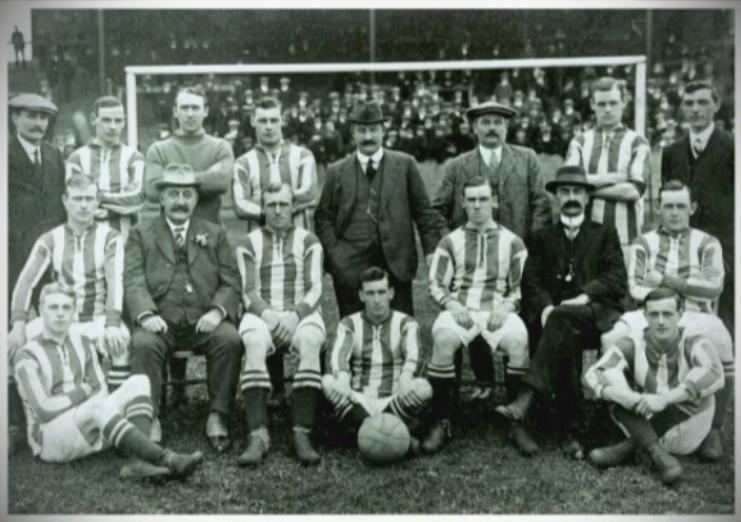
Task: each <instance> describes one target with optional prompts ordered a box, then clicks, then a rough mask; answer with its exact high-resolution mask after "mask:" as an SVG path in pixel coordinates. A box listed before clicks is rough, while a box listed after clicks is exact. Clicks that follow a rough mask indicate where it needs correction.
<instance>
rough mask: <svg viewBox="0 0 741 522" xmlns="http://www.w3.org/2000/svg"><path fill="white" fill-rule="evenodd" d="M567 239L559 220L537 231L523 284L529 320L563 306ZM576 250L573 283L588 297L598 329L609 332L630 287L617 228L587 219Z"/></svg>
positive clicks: (576, 243)
mask: <svg viewBox="0 0 741 522" xmlns="http://www.w3.org/2000/svg"><path fill="white" fill-rule="evenodd" d="M563 237H564V232H563V227H562V226H561V224H560V223H556V224H553V225H551V226H549V227H547V228H543V229H541V230H538V231H537V232H535V233H534V234H533V239H532V247H531V248H529V249H528V257H527V260H525V267H524V268H523V272H522V281H521V283H520V285H521V289H522V312H523V315H524V317H525V318H526V320H527V321H528V323H533V322H537V323H540V316H541V314H542V312H543V309H544V308H545V307H546V306H548V305H558V304H559V303H558V302H557V297H556V294H557V293H558V289H559V287H560V285H561V280H562V278H563V277H564V276H565V275H566V274H567V273H568V267H567V266H566V251H565V241H564V239H563ZM574 248H575V251H574V261H575V266H574V275H575V278H574V281H575V286H576V288H577V289H581V291H580V292H579V293H582V292H583V293H586V294H587V295H588V296H589V299H590V306H591V307H592V308H593V310H594V314H595V318H596V321H597V328H598V329H599V331H600V332H605V331H608V330H609V329H610V328H612V325H613V324H614V323H615V321H617V319H618V318H619V317H620V314H621V313H622V312H623V306H622V301H623V298H624V297H625V295H626V293H627V286H628V285H627V275H626V272H625V262H624V261H623V252H622V249H621V247H620V239H619V238H618V235H617V231H616V230H615V228H614V227H606V226H603V225H599V224H596V223H591V222H589V220H587V219H585V220H584V223H583V224H582V226H581V230H580V231H579V235H578V236H577V237H576V239H575V245H574Z"/></svg>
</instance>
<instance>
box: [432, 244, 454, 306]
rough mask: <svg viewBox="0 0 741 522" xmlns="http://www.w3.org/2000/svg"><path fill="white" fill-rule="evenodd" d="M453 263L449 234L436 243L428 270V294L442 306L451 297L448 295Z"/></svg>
mask: <svg viewBox="0 0 741 522" xmlns="http://www.w3.org/2000/svg"><path fill="white" fill-rule="evenodd" d="M453 263H454V261H453V255H452V240H451V239H450V234H449V235H447V236H445V237H444V238H442V239H441V240H440V243H439V244H438V245H437V248H436V249H435V253H434V254H433V256H432V264H431V265H430V272H429V282H430V295H431V296H432V298H433V299H434V300H435V302H437V304H439V305H440V306H442V307H444V306H445V305H446V304H447V303H448V301H450V300H451V299H453V297H452V296H451V295H450V284H451V282H452V281H453V273H454V267H453Z"/></svg>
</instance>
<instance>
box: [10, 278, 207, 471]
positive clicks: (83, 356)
mask: <svg viewBox="0 0 741 522" xmlns="http://www.w3.org/2000/svg"><path fill="white" fill-rule="evenodd" d="M39 308H40V314H41V320H42V331H41V333H40V334H39V335H37V336H36V337H34V338H32V339H31V340H30V341H28V342H27V343H26V344H25V345H24V346H23V347H22V348H21V349H20V350H18V351H17V353H16V355H15V359H14V366H15V378H16V382H17V383H18V391H19V393H20V395H21V397H22V399H23V405H24V408H25V411H26V418H27V419H28V444H29V445H30V446H31V450H32V451H33V454H34V455H35V456H37V457H38V458H40V459H41V460H43V461H45V462H70V461H72V460H75V459H78V458H82V457H84V456H86V455H90V454H92V453H96V452H98V451H101V450H103V449H105V448H108V447H110V446H115V447H116V448H117V449H119V450H120V451H122V452H124V453H125V454H127V455H129V456H130V461H129V462H128V463H127V464H125V465H124V466H123V467H122V468H121V473H120V477H121V478H145V477H175V476H184V475H188V474H190V473H192V472H193V471H194V470H195V468H196V466H197V465H198V464H199V463H200V461H201V459H202V455H201V453H200V452H198V451H196V452H195V453H192V454H190V455H183V454H178V453H175V452H173V451H171V450H169V449H163V448H161V447H160V446H158V445H157V444H155V443H154V442H151V441H150V440H149V436H148V433H149V430H150V427H151V424H152V401H151V399H150V394H149V391H150V390H149V380H148V379H147V378H146V377H145V376H143V375H135V376H131V377H129V378H128V379H126V380H125V381H124V382H123V383H122V384H121V386H119V387H118V389H117V390H116V391H115V392H113V393H109V392H108V388H107V386H106V383H105V380H104V378H103V372H102V370H101V368H100V365H99V363H98V358H97V355H96V353H95V349H94V347H93V345H94V343H95V341H94V340H93V339H91V338H89V337H87V336H86V335H85V334H84V333H82V332H81V331H80V330H73V329H71V328H70V326H71V325H72V322H73V320H74V317H75V314H76V308H77V297H76V292H75V291H74V290H73V289H71V288H66V287H64V286H62V285H61V284H60V283H58V282H57V283H50V284H48V285H46V286H44V288H43V289H42V290H41V297H40V306H39Z"/></svg>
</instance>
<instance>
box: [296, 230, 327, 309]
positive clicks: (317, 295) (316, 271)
mask: <svg viewBox="0 0 741 522" xmlns="http://www.w3.org/2000/svg"><path fill="white" fill-rule="evenodd" d="M303 242H304V256H303V257H304V258H303V264H304V296H303V299H302V300H301V301H299V302H298V303H297V304H296V308H295V309H296V313H297V314H298V317H299V319H303V318H304V317H306V316H307V315H309V314H311V313H313V312H314V311H316V309H317V308H318V307H319V300H320V299H321V297H322V267H323V263H324V261H323V256H322V245H321V244H320V243H319V240H318V239H317V238H316V237H315V236H313V235H308V234H307V235H306V236H305V237H304V239H303Z"/></svg>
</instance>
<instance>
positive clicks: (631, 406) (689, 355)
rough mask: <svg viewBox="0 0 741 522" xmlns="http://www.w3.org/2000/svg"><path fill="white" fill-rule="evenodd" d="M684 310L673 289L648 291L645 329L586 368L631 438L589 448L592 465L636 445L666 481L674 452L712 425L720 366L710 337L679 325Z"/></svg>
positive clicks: (672, 476)
mask: <svg viewBox="0 0 741 522" xmlns="http://www.w3.org/2000/svg"><path fill="white" fill-rule="evenodd" d="M682 311H683V299H682V297H681V296H680V295H679V293H678V292H676V291H675V290H672V289H670V288H658V289H656V290H652V291H650V292H649V293H648V294H647V295H646V298H645V300H644V303H643V310H642V312H643V314H644V315H645V317H646V322H647V323H648V327H647V328H646V330H645V331H644V332H636V331H631V332H630V335H628V336H627V337H623V338H622V339H620V340H619V341H617V342H616V343H615V344H614V345H612V346H611V347H609V348H608V349H607V351H606V352H605V354H604V355H603V356H602V357H601V358H600V359H599V361H597V362H596V363H595V364H594V365H593V366H592V367H590V368H589V369H588V370H587V372H586V374H585V375H584V380H585V382H586V384H587V385H588V386H589V387H590V388H591V389H592V391H594V393H595V394H596V395H597V397H601V398H603V399H605V400H607V401H611V402H614V403H615V404H614V405H613V408H612V417H613V420H615V422H617V424H618V425H619V426H620V428H621V429H622V430H623V431H624V432H625V434H626V436H627V437H628V438H627V439H626V440H624V441H623V442H621V443H619V444H615V445H613V446H607V447H604V448H597V449H595V450H593V451H592V452H591V453H590V454H589V459H590V460H591V461H592V462H593V463H594V464H595V465H596V466H599V467H608V466H617V465H619V464H622V463H623V462H625V461H626V460H627V459H628V458H629V457H630V456H631V455H633V453H634V451H635V450H636V449H637V448H640V449H643V450H645V451H646V452H647V453H648V454H649V456H650V458H651V460H652V461H653V463H654V464H655V465H656V467H657V468H658V470H659V473H660V476H661V480H662V482H664V483H666V484H670V483H672V482H674V481H676V480H677V479H679V477H680V476H681V474H682V466H681V465H680V463H679V461H678V460H677V459H676V458H675V457H673V456H672V455H671V453H674V454H678V455H687V454H689V453H692V452H693V451H695V450H696V449H697V448H698V447H699V446H700V444H701V443H702V441H703V439H704V438H705V437H706V436H707V434H708V433H709V432H710V430H711V426H712V421H713V412H714V411H715V398H714V397H713V393H715V391H717V390H719V389H720V388H722V387H723V369H722V367H721V363H720V359H719V358H718V354H717V352H716V350H715V348H714V347H713V344H712V343H711V342H710V341H709V340H708V339H707V338H705V337H703V336H699V335H688V334H687V331H686V329H683V328H682V327H681V326H680V325H679V322H680V317H681V316H682ZM626 373H627V374H628V378H626ZM628 379H630V382H632V383H634V386H633V387H631V385H630V384H629V380H628Z"/></svg>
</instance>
